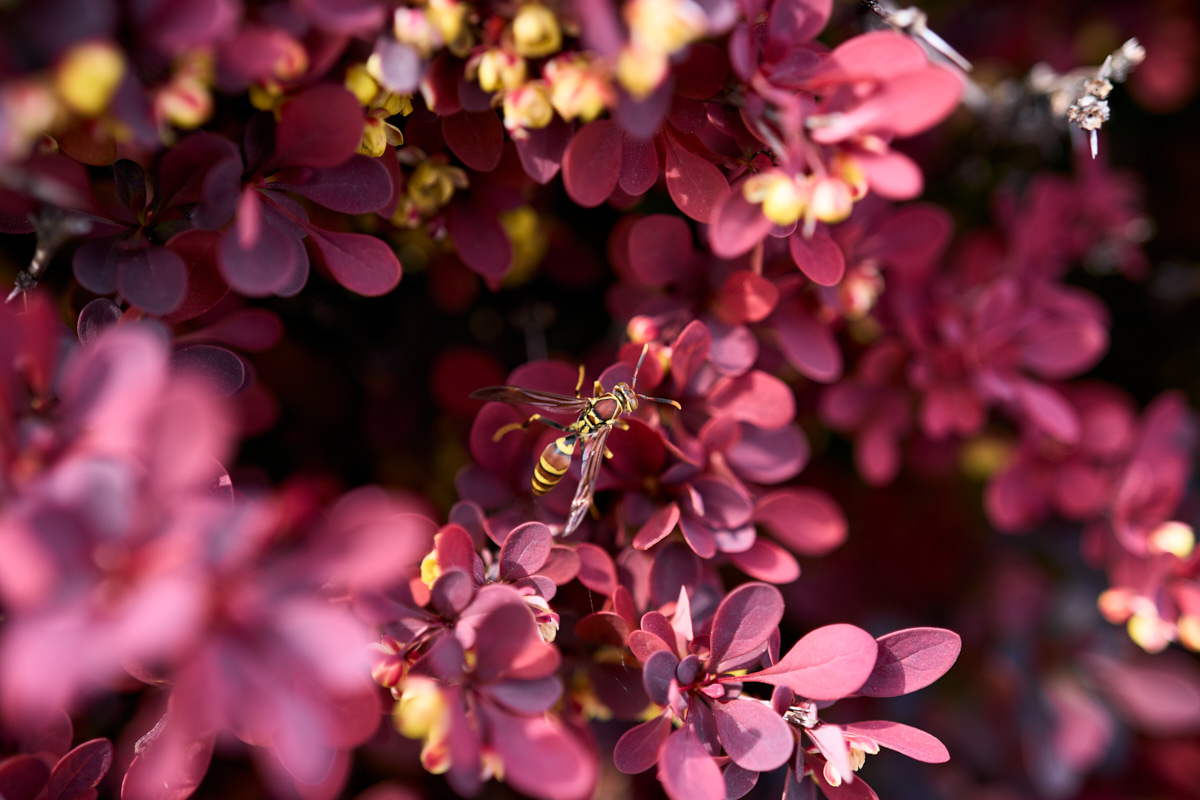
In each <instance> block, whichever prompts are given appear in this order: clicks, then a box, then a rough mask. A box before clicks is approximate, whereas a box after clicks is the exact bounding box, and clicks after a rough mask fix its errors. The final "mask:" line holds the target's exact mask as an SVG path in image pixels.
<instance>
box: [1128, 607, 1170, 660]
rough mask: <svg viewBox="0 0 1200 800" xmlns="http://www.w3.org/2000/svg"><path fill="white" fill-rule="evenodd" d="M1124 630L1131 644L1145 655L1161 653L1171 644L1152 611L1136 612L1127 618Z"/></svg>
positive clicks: (1161, 624) (1160, 622) (1160, 621)
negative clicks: (1127, 633) (1127, 632)
mask: <svg viewBox="0 0 1200 800" xmlns="http://www.w3.org/2000/svg"><path fill="white" fill-rule="evenodd" d="M1125 628H1126V630H1127V631H1129V638H1130V639H1132V640H1133V643H1134V644H1136V645H1137V646H1138V647H1140V648H1142V649H1143V650H1145V651H1146V652H1147V653H1161V652H1162V651H1163V650H1166V649H1167V645H1169V644H1170V643H1171V639H1170V637H1169V636H1168V635H1167V633H1168V632H1167V631H1166V630H1165V626H1164V623H1163V621H1162V619H1160V618H1159V616H1158V614H1157V613H1155V612H1154V611H1138V612H1137V613H1135V614H1134V615H1133V616H1131V617H1130V618H1129V622H1127V623H1126V625H1125Z"/></svg>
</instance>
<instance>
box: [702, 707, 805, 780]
mask: <svg viewBox="0 0 1200 800" xmlns="http://www.w3.org/2000/svg"><path fill="white" fill-rule="evenodd" d="M712 709H713V714H714V716H715V717H716V720H717V735H718V736H719V737H720V739H721V746H722V747H723V748H725V752H726V754H728V755H729V757H730V758H732V759H733V762H734V763H735V764H737V765H738V766H740V767H743V768H745V769H748V770H754V771H757V772H769V771H771V770H773V769H776V768H778V767H782V766H783V765H784V764H785V763H787V760H788V759H789V758H790V757H791V755H792V751H793V750H794V749H795V747H796V740H795V739H794V738H792V731H791V728H790V727H789V726H788V724H787V723H786V722H784V721H783V717H781V716H779V715H778V714H776V713H775V710H774V709H773V708H771V707H770V706H766V705H763V704H762V703H760V702H758V701H757V700H743V699H735V700H730V701H729V702H727V703H722V702H717V703H713V706H712Z"/></svg>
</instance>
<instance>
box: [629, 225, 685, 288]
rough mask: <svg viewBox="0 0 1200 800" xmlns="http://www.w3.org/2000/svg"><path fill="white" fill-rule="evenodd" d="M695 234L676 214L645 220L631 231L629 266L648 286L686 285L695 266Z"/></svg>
mask: <svg viewBox="0 0 1200 800" xmlns="http://www.w3.org/2000/svg"><path fill="white" fill-rule="evenodd" d="M692 257H693V255H692V231H691V229H690V228H689V227H688V224H687V223H686V222H684V221H683V220H682V219H681V218H679V217H677V216H674V215H672V214H651V215H650V216H648V217H642V218H641V219H639V220H638V221H637V222H635V223H634V224H633V228H631V229H630V231H629V265H630V266H631V267H632V268H633V272H634V274H635V275H637V277H638V279H639V280H641V281H642V282H643V283H645V284H646V285H648V286H655V287H658V286H665V285H667V284H668V283H673V282H676V281H682V280H683V279H684V278H686V277H687V275H688V273H689V272H690V267H691V263H692Z"/></svg>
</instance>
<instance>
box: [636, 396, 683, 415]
mask: <svg viewBox="0 0 1200 800" xmlns="http://www.w3.org/2000/svg"><path fill="white" fill-rule="evenodd" d="M638 397H640V398H642V399H643V400H649V401H651V402H653V403H662V404H663V405H664V406H675V408H677V409H679V410H680V411H683V406H681V405H679V403H677V402H676V401H674V400H668V399H667V398H665V397H650V396H649V395H644V394H639V395H638Z"/></svg>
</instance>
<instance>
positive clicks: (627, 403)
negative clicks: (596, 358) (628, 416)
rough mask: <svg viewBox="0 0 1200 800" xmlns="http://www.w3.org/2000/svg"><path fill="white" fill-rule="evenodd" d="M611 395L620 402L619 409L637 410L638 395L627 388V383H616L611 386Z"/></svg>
mask: <svg viewBox="0 0 1200 800" xmlns="http://www.w3.org/2000/svg"><path fill="white" fill-rule="evenodd" d="M612 393H613V397H615V398H617V402H618V403H620V404H621V410H622V411H623V412H625V413H629V412H631V411H637V407H638V396H637V395H636V394H635V393H634V391H633V389H631V388H629V384H627V383H618V384H617V385H616V386H614V387H613V390H612Z"/></svg>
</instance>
